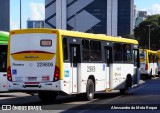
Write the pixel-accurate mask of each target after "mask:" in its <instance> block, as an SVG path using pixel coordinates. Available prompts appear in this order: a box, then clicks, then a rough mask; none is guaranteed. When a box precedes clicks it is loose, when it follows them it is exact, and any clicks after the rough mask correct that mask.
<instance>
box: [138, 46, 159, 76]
mask: <svg viewBox="0 0 160 113" xmlns="http://www.w3.org/2000/svg"><path fill="white" fill-rule="evenodd" d="M140 73H141V77H144V78H149V79H151V77H152V76H155V75H158V56H157V51H153V50H148V49H140Z"/></svg>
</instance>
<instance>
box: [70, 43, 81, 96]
mask: <svg viewBox="0 0 160 113" xmlns="http://www.w3.org/2000/svg"><path fill="white" fill-rule="evenodd" d="M70 61H71V78H70V79H71V80H70V81H71V91H72V92H73V93H76V92H77V89H78V84H77V83H78V79H77V78H78V63H80V45H78V44H71V45H70Z"/></svg>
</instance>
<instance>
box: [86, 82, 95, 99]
mask: <svg viewBox="0 0 160 113" xmlns="http://www.w3.org/2000/svg"><path fill="white" fill-rule="evenodd" d="M85 97H86V100H88V101H90V100H93V98H94V83H93V80H92V79H88V81H87V86H86V96H85Z"/></svg>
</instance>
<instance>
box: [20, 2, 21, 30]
mask: <svg viewBox="0 0 160 113" xmlns="http://www.w3.org/2000/svg"><path fill="white" fill-rule="evenodd" d="M20 29H21V0H20Z"/></svg>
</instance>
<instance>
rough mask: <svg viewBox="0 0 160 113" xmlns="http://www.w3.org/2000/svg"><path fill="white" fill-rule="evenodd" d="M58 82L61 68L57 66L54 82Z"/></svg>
mask: <svg viewBox="0 0 160 113" xmlns="http://www.w3.org/2000/svg"><path fill="white" fill-rule="evenodd" d="M57 80H59V68H58V67H57V66H55V71H54V80H53V81H57Z"/></svg>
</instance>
